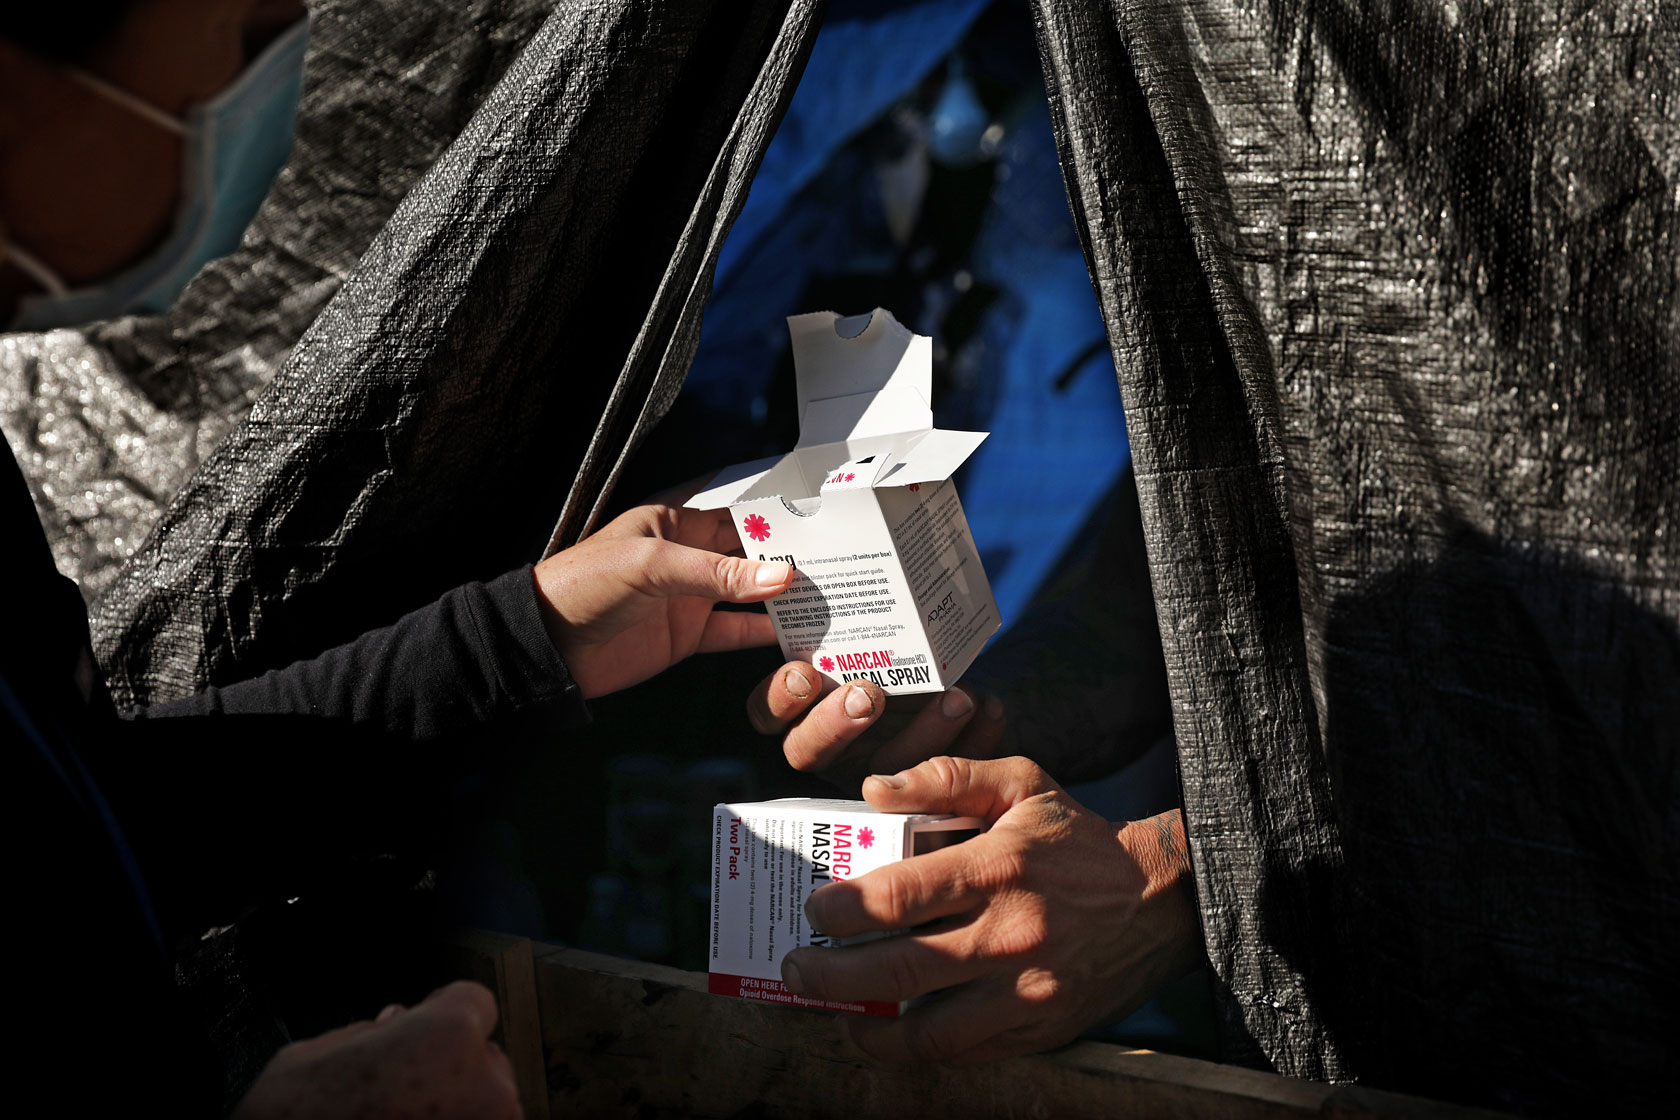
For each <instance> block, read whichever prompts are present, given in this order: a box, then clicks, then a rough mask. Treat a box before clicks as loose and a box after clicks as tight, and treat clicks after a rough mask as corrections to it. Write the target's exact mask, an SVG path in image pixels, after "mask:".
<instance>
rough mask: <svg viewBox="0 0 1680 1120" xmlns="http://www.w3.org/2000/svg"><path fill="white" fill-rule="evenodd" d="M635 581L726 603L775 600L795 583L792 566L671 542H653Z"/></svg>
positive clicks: (658, 589) (669, 594) (672, 593)
mask: <svg viewBox="0 0 1680 1120" xmlns="http://www.w3.org/2000/svg"><path fill="white" fill-rule="evenodd" d="M651 543H652V544H653V546H654V547H653V549H652V552H651V553H650V554H649V556H648V558H647V563H646V565H645V566H644V567H643V568H642V569H641V571H639V572H637V573H635V576H634V577H633V579H634V581H635V582H637V583H639V584H640V585H641V586H642V589H643V590H645V591H649V592H651V593H653V594H656V595H663V596H666V597H668V598H669V597H674V596H677V595H698V596H700V597H701V598H703V599H716V600H718V601H720V602H726V603H756V602H758V601H759V600H761V599H772V598H774V597H776V596H777V595H780V594H781V593H782V592H784V591H786V590H787V589H788V587H789V585H791V584H792V583H793V565H791V564H784V563H782V562H780V561H760V560H747V559H744V558H743V557H740V556H723V555H721V554H719V553H716V552H708V551H706V550H705V549H703V548H690V547H688V546H687V545H682V544H676V543H674V542H672V541H653V542H651Z"/></svg>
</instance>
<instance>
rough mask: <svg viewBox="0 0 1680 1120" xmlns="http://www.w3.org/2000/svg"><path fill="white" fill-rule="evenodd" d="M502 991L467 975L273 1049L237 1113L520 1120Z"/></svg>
mask: <svg viewBox="0 0 1680 1120" xmlns="http://www.w3.org/2000/svg"><path fill="white" fill-rule="evenodd" d="M495 1027H496V998H495V997H494V996H492V995H491V994H490V992H489V991H488V990H487V989H486V988H484V987H483V986H481V985H479V984H474V983H470V982H468V981H458V982H456V983H454V984H450V985H449V986H448V987H445V988H439V989H438V990H437V991H435V992H433V993H432V994H431V995H429V996H427V997H426V999H425V1001H424V1002H422V1003H419V1004H417V1005H415V1006H414V1007H411V1008H402V1007H397V1006H392V1007H388V1008H386V1009H385V1011H384V1012H383V1013H382V1014H381V1015H380V1016H379V1018H378V1019H377V1020H376V1021H374V1022H361V1023H351V1024H350V1025H349V1026H347V1027H340V1028H338V1029H337V1030H334V1031H328V1032H327V1033H326V1034H323V1035H319V1036H317V1037H315V1038H308V1039H304V1040H303V1041H301V1042H294V1043H292V1044H291V1045H289V1046H287V1047H285V1048H284V1049H282V1050H281V1051H280V1053H278V1054H276V1055H275V1056H274V1060H273V1061H271V1062H269V1063H268V1066H267V1067H266V1068H265V1069H264V1070H263V1071H262V1073H261V1074H260V1075H259V1076H258V1077H257V1080H256V1083H255V1084H254V1085H252V1086H251V1091H250V1092H249V1093H247V1094H246V1095H245V1099H244V1100H243V1101H241V1102H240V1104H239V1107H238V1108H237V1109H235V1110H234V1113H233V1120H281V1118H284V1117H301V1116H312V1117H320V1118H321V1120H333V1118H334V1117H345V1118H350V1117H357V1118H365V1120H382V1118H385V1117H391V1118H395V1117H404V1116H433V1117H437V1118H438V1120H451V1118H453V1117H461V1118H462V1120H466V1118H468V1117H472V1118H474V1120H476V1118H479V1117H483V1118H485V1120H517V1118H518V1117H519V1115H520V1109H519V1093H518V1089H517V1087H516V1086H515V1084H514V1077H513V1065H512V1064H511V1063H510V1062H509V1061H508V1059H507V1055H506V1054H504V1053H502V1050H501V1047H499V1046H497V1045H496V1044H495V1043H494V1042H491V1041H490V1032H491V1031H493V1030H494V1029H495Z"/></svg>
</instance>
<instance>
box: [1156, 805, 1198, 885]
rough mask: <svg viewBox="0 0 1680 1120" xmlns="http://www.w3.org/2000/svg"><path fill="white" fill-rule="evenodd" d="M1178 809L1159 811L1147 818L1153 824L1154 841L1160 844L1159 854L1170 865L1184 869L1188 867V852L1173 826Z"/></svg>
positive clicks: (1176, 818)
mask: <svg viewBox="0 0 1680 1120" xmlns="http://www.w3.org/2000/svg"><path fill="white" fill-rule="evenodd" d="M1179 819H1180V818H1179V814H1178V810H1176V809H1173V810H1170V811H1169V812H1165V813H1159V814H1157V815H1155V816H1153V817H1150V818H1149V823H1150V824H1152V825H1154V826H1155V838H1156V842H1157V843H1158V844H1160V846H1161V854H1162V855H1163V856H1166V857H1167V860H1168V861H1169V862H1170V863H1171V864H1172V866H1174V867H1177V868H1180V869H1182V870H1184V871H1188V870H1189V869H1190V853H1189V851H1188V850H1186V848H1185V845H1184V841H1183V838H1182V837H1180V836H1179V834H1178V830H1177V829H1176V828H1174V827H1173V826H1174V825H1175V824H1177V823H1178V821H1179Z"/></svg>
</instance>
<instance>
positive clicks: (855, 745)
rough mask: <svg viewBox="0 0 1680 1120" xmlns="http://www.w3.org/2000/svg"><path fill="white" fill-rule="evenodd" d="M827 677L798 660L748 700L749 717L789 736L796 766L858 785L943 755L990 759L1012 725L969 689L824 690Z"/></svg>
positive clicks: (786, 741) (787, 745)
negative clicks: (915, 692) (899, 692)
mask: <svg viewBox="0 0 1680 1120" xmlns="http://www.w3.org/2000/svg"><path fill="white" fill-rule="evenodd" d="M824 683H825V682H824V678H823V676H822V674H820V673H818V672H817V671H816V669H814V668H812V667H811V666H810V665H808V664H806V663H805V662H803V661H790V662H788V663H787V664H786V665H783V666H782V667H781V668H780V669H777V670H776V671H775V672H774V673H771V674H770V675H769V676H768V677H765V678H764V679H763V680H762V681H760V682H759V683H758V687H757V688H755V689H754V690H753V692H752V695H751V696H749V697H748V698H747V718H749V719H750V720H751V721H752V724H753V726H754V727H755V728H757V729H758V730H759V731H760V732H762V733H763V734H765V735H785V738H783V740H782V753H783V754H784V755H785V756H786V757H787V760H788V765H790V766H792V767H793V768H794V769H795V770H811V771H822V772H824V773H826V775H827V776H828V777H830V778H832V779H834V780H835V781H836V782H837V783H839V784H841V785H850V786H852V787H853V788H855V787H856V783H857V782H860V781H862V780H863V777H864V776H865V775H867V774H883V773H885V774H890V773H893V772H895V771H898V770H905V769H908V768H909V767H912V766H914V765H916V764H917V763H919V762H922V761H925V760H926V759H929V758H932V757H934V756H935V755H941V754H955V755H961V756H962V757H964V758H990V757H991V756H992V755H993V754H994V753H996V751H997V749H998V745H999V743H1001V742H1002V741H1003V737H1004V731H1005V730H1006V728H1007V723H1006V721H1005V719H1004V712H1003V704H1002V702H1000V701H999V700H998V699H997V698H996V697H991V698H989V699H985V700H980V699H978V698H976V696H975V695H974V693H973V692H972V691H970V690H968V689H965V688H960V687H959V688H951V689H947V690H946V691H945V692H938V693H932V694H930V695H926V696H897V697H894V698H893V701H892V705H891V710H889V709H888V704H887V696H886V693H884V692H882V691H881V688H880V686H879V685H876V684H874V683H873V682H871V681H868V680H856V681H850V682H848V683H847V684H844V685H842V686H840V687H839V688H836V689H833V690H832V691H830V692H829V693H827V695H824V693H823V691H822V686H823V684H824Z"/></svg>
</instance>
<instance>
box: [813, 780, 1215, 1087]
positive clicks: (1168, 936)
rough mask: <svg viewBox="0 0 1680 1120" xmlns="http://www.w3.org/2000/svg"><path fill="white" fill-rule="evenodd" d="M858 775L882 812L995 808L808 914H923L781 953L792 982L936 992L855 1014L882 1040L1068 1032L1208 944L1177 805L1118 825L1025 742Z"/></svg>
mask: <svg viewBox="0 0 1680 1120" xmlns="http://www.w3.org/2000/svg"><path fill="white" fill-rule="evenodd" d="M863 792H864V796H865V797H866V798H867V799H868V800H869V803H870V804H871V805H873V806H874V807H875V808H877V809H880V810H882V811H883V812H895V813H898V812H940V813H957V814H961V815H964V816H978V817H983V818H985V819H986V820H987V821H990V822H992V827H991V829H990V830H989V831H987V832H985V833H983V834H982V835H979V836H976V837H974V838H973V839H970V840H967V841H964V842H963V843H961V844H955V845H952V846H951V847H949V848H943V849H940V850H939V851H936V852H932V853H929V854H927V855H923V856H916V857H914V858H912V859H908V860H904V861H902V862H900V863H894V864H890V865H888V866H886V867H883V868H880V869H878V870H876V871H872V872H870V873H869V874H867V875H862V876H859V877H858V878H856V879H851V880H847V881H844V882H839V883H833V884H830V885H829V886H826V887H823V888H822V889H821V890H818V891H815V892H813V893H812V894H811V896H810V897H809V898H808V899H807V900H806V905H805V913H806V916H807V917H808V918H809V919H810V921H811V925H812V927H813V928H815V929H818V930H821V931H822V932H824V933H826V934H829V935H830V936H834V937H851V936H855V935H857V934H860V933H868V932H873V931H883V930H899V929H911V928H912V927H924V928H918V929H914V930H913V932H911V933H908V934H904V935H902V936H898V937H890V938H886V939H884V940H878V941H872V942H868V943H865V944H863V945H858V946H853V947H847V948H805V949H796V950H794V951H792V952H790V953H789V954H788V955H787V957H786V959H785V960H784V962H783V965H782V979H783V982H784V983H786V984H787V986H788V988H789V989H790V990H792V991H793V992H795V993H797V994H799V995H803V996H808V997H811V998H816V999H828V1000H843V1001H848V1002H851V1001H862V1000H886V1001H893V1000H903V999H911V998H914V997H917V996H922V995H926V994H927V993H930V992H937V993H939V994H937V995H935V996H934V997H932V998H931V999H930V1000H928V1001H927V1002H925V1003H923V1004H921V1005H919V1006H917V1007H914V1008H911V1009H910V1010H909V1011H907V1012H906V1013H905V1014H904V1015H903V1016H902V1017H900V1018H898V1019H868V1018H865V1017H862V1016H844V1017H843V1018H842V1023H843V1028H842V1029H844V1030H845V1031H846V1032H847V1034H848V1035H849V1037H850V1038H851V1041H852V1042H853V1044H854V1045H856V1046H857V1047H858V1048H859V1049H861V1050H862V1051H863V1052H864V1053H866V1054H868V1055H870V1056H871V1057H874V1058H878V1059H881V1060H885V1061H908V1060H915V1061H945V1062H958V1063H969V1062H980V1061H990V1060H993V1059H997V1058H1003V1057H1008V1056H1012V1055H1016V1054H1024V1053H1031V1052H1033V1051H1037V1050H1044V1049H1048V1048H1050V1047H1053V1046H1059V1045H1061V1044H1063V1043H1065V1042H1069V1041H1071V1040H1072V1039H1073V1038H1074V1037H1075V1036H1076V1035H1078V1034H1079V1032H1080V1031H1082V1030H1085V1029H1086V1028H1088V1027H1090V1026H1093V1025H1095V1024H1097V1023H1100V1022H1104V1021H1108V1020H1111V1019H1114V1018H1117V1017H1119V1016H1121V1015H1124V1014H1126V1013H1128V1012H1130V1011H1132V1010H1135V1009H1136V1008H1137V1007H1138V1006H1139V1005H1141V1004H1142V1003H1143V1002H1144V1001H1145V1000H1146V999H1148V998H1149V997H1150V996H1151V995H1152V994H1154V992H1155V991H1157V990H1158V989H1159V988H1160V987H1161V986H1162V985H1164V984H1166V983H1167V982H1168V981H1170V980H1173V979H1175V978H1176V977H1178V976H1180V975H1183V974H1184V973H1185V972H1187V971H1189V969H1190V968H1192V967H1193V966H1194V965H1195V963H1196V962H1197V961H1198V960H1199V959H1200V958H1201V937H1200V933H1199V927H1198V925H1197V920H1196V915H1195V912H1194V910H1193V907H1192V905H1191V901H1190V893H1189V891H1188V890H1187V889H1186V886H1185V883H1186V881H1187V877H1188V875H1189V861H1188V858H1187V856H1186V855H1185V850H1184V837H1183V828H1182V825H1181V823H1180V818H1179V815H1178V813H1177V812H1176V811H1175V812H1173V813H1170V814H1163V815H1162V816H1160V817H1152V818H1150V819H1148V820H1144V821H1135V822H1133V823H1131V824H1128V825H1125V826H1123V827H1117V826H1115V825H1111V824H1109V823H1108V822H1107V821H1104V820H1103V819H1101V818H1100V817H1098V816H1096V815H1095V814H1093V813H1091V812H1090V811H1089V810H1088V809H1086V808H1084V807H1083V806H1082V805H1080V804H1079V803H1078V802H1076V801H1074V800H1073V798H1071V797H1069V796H1068V795H1067V793H1066V792H1065V791H1063V790H1062V789H1061V787H1060V786H1058V785H1056V783H1055V782H1053V781H1052V780H1051V779H1050V778H1049V776H1048V775H1046V774H1045V773H1044V771H1042V770H1040V769H1039V768H1038V767H1037V766H1035V765H1034V764H1033V763H1031V762H1029V761H1027V760H1026V759H1024V758H1008V759H1003V760H1000V761H995V762H973V761H969V760H966V759H960V758H935V759H931V760H929V761H928V762H925V763H923V764H922V765H920V766H917V767H916V768H915V769H913V770H909V771H906V772H904V773H901V774H897V775H892V776H889V777H884V778H883V777H874V778H870V779H869V780H868V781H866V782H865V783H864V786H863ZM929 923H931V924H929Z"/></svg>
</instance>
